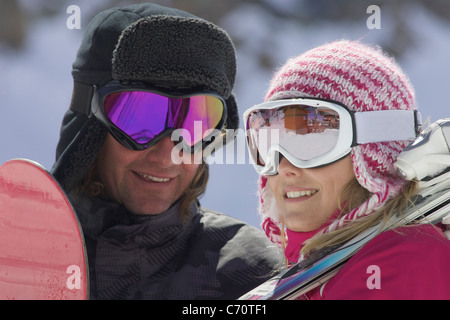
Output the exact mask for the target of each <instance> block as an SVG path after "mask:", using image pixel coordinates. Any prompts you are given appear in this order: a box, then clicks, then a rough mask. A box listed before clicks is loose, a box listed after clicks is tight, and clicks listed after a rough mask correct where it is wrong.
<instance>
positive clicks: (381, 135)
mask: <svg viewBox="0 0 450 320" xmlns="http://www.w3.org/2000/svg"><path fill="white" fill-rule="evenodd" d="M243 120H244V126H245V131H246V137H247V147H248V150H249V154H250V161H251V163H252V164H253V166H254V168H255V170H256V172H257V173H258V174H262V175H274V174H277V172H278V164H279V161H280V159H281V157H280V154H281V155H282V156H284V157H285V158H286V159H287V160H289V161H290V162H291V163H292V164H293V165H294V166H296V167H298V168H314V167H320V166H324V165H327V164H330V163H332V162H335V161H337V160H340V159H342V158H343V157H345V156H346V155H348V154H349V153H350V151H351V149H352V147H354V146H356V145H359V144H364V143H370V142H387V141H401V140H411V139H414V138H415V137H416V136H417V135H418V134H419V132H420V127H421V120H420V113H419V112H417V110H382V111H366V112H355V111H351V110H349V109H348V108H347V107H346V106H344V105H343V104H341V103H339V102H335V101H329V100H320V99H315V98H296V99H286V100H277V101H270V102H265V103H261V104H258V105H256V106H254V107H252V108H250V109H248V110H246V111H245V112H244V118H243Z"/></svg>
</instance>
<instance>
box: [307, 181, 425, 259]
mask: <svg viewBox="0 0 450 320" xmlns="http://www.w3.org/2000/svg"><path fill="white" fill-rule="evenodd" d="M416 192H417V182H414V181H411V182H408V183H407V184H406V185H405V186H404V187H403V189H402V190H401V192H400V193H399V194H398V195H397V196H396V197H394V198H393V199H391V200H388V201H387V202H386V204H385V205H384V206H383V207H382V208H380V209H379V210H377V211H375V212H373V213H372V214H370V215H368V216H365V217H362V218H359V219H356V220H355V221H352V222H351V223H348V224H346V225H344V226H343V227H342V228H340V229H337V230H334V231H330V232H328V233H325V234H319V235H317V236H315V237H313V238H311V239H309V240H308V241H306V242H305V245H304V246H303V247H302V249H301V253H302V254H303V255H304V256H307V255H310V254H312V253H314V252H317V251H319V250H322V249H325V248H331V247H334V246H336V245H340V244H343V243H345V242H347V241H349V240H351V239H352V238H354V237H355V236H356V235H358V234H360V233H361V232H363V231H364V230H367V229H369V228H370V227H372V226H375V225H376V224H378V223H380V222H381V223H382V224H385V223H386V222H387V221H388V220H389V219H390V218H391V217H393V216H394V215H400V216H403V215H404V213H405V212H406V210H407V209H408V208H410V207H411V206H413V203H412V200H411V199H412V197H413V196H414V194H416ZM371 196H372V193H370V192H369V191H367V190H366V189H365V188H363V187H362V186H361V185H360V184H359V183H358V181H357V180H356V179H352V181H350V182H349V183H348V184H347V185H346V187H345V188H344V189H343V190H342V192H341V194H340V197H339V199H338V204H339V209H340V211H341V214H340V216H344V215H345V214H347V213H348V212H350V211H351V210H352V209H354V208H357V207H359V206H360V205H361V204H363V203H364V202H365V201H367V200H368V199H369V198H370V197H371Z"/></svg>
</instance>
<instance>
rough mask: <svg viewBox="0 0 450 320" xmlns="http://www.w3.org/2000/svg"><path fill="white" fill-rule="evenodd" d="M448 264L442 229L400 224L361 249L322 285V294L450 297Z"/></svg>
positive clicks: (336, 296)
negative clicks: (401, 225)
mask: <svg viewBox="0 0 450 320" xmlns="http://www.w3.org/2000/svg"><path fill="white" fill-rule="evenodd" d="M449 266H450V240H448V239H446V238H445V237H444V235H443V232H442V231H441V230H440V229H439V228H437V227H435V226H433V225H415V226H407V227H400V228H397V229H393V230H389V231H385V232H383V233H381V234H379V235H378V236H376V237H375V238H374V239H372V240H371V241H369V242H368V243H367V244H366V245H365V246H364V247H363V248H362V249H361V250H360V251H358V252H357V253H356V254H355V255H354V256H353V257H352V258H351V259H350V260H349V261H348V262H347V263H346V264H345V265H344V267H343V268H342V269H341V270H340V271H339V272H338V273H337V274H336V276H335V277H333V279H331V280H330V281H329V283H327V285H326V286H325V287H324V289H325V290H324V291H323V292H324V297H325V298H331V299H442V298H445V299H450V289H449V288H447V284H448V283H449V282H450V274H449V273H448V272H447V270H448V267H449ZM338 288H341V289H340V290H339V289H338ZM342 288H345V289H344V290H342Z"/></svg>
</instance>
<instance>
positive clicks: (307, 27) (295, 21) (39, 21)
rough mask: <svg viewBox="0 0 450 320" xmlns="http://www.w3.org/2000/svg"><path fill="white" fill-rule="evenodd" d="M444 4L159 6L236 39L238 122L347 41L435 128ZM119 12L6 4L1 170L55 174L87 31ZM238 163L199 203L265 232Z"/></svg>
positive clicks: (83, 5) (444, 63)
mask: <svg viewBox="0 0 450 320" xmlns="http://www.w3.org/2000/svg"><path fill="white" fill-rule="evenodd" d="M228 1H229V2H228ZM445 2H446V1H440V0H435V1H434V0H431V1H400V0H398V1H390V2H387V1H378V3H377V2H376V1H370V2H368V1H360V0H355V1H353V2H352V1H349V0H337V1H308V0H260V1H257V0H253V1H237V0H234V1H232V0H210V1H204V2H203V3H204V5H203V7H202V5H201V4H200V5H199V3H202V1H198V0H197V1H195V0H185V1H182V0H181V1H175V0H174V1H159V2H158V3H160V4H165V5H168V6H174V7H179V8H182V9H185V10H188V11H189V10H190V9H191V8H192V10H191V12H192V13H194V14H197V15H199V16H202V17H205V18H207V19H209V20H211V21H213V22H215V23H217V24H219V25H220V26H222V27H223V28H224V29H225V30H227V31H228V32H229V33H230V35H231V36H232V38H233V41H234V42H235V44H236V48H237V55H238V78H237V82H236V88H235V94H236V97H237V100H238V104H239V106H240V110H239V112H240V116H242V113H243V112H244V110H245V109H247V108H248V107H251V106H252V105H254V104H257V103H260V102H262V99H263V96H264V93H265V90H266V88H267V86H268V82H269V80H270V78H271V75H272V73H273V71H274V70H275V69H276V68H278V67H280V66H281V65H282V64H283V63H284V62H285V61H286V59H288V58H289V57H293V56H296V55H298V54H300V53H302V52H304V51H305V50H308V49H311V48H313V47H315V46H318V45H321V44H323V43H325V42H330V41H333V40H337V39H342V38H345V39H350V40H361V41H362V42H364V43H369V44H379V45H381V46H382V47H383V48H385V49H386V50H388V51H389V52H390V53H391V54H393V55H394V56H395V57H396V59H397V62H398V63H399V64H400V66H401V67H402V68H403V70H404V71H405V72H406V73H407V74H408V75H409V77H410V79H411V82H412V83H413V85H414V87H415V89H416V95H417V101H418V104H419V109H420V111H421V113H422V117H423V118H424V119H426V118H428V119H429V121H430V122H433V121H435V120H437V119H440V118H445V117H450V103H449V101H448V92H449V91H450V79H449V75H450V62H449V57H450V23H449V21H450V20H449V13H450V12H443V11H442V10H447V11H448V9H449V6H448V2H447V4H446V3H445ZM55 3H58V4H57V5H56V4H55ZM117 3H119V4H123V3H133V1H107V0H102V1H95V4H94V2H93V1H88V0H83V1H76V0H72V1H58V2H56V1H45V0H41V1H38V0H22V1H12V0H2V5H1V6H3V8H2V7H1V6H0V10H3V11H2V12H1V13H0V29H2V30H3V31H2V32H0V101H1V115H0V146H1V148H0V150H1V151H0V163H3V162H5V161H7V160H9V159H12V158H18V157H22V158H29V159H32V160H35V161H37V162H39V163H41V164H42V165H44V166H45V167H46V168H48V169H50V168H51V166H52V164H53V161H54V154H55V148H56V144H57V142H58V137H59V127H60V123H61V120H62V117H63V114H64V112H65V111H66V110H67V108H68V106H69V102H70V98H71V92H72V77H71V65H72V62H73V61H74V59H75V55H76V52H77V49H78V46H79V45H80V41H81V37H82V35H83V32H84V28H85V27H86V25H87V23H88V22H89V20H90V19H91V18H92V15H93V14H95V13H96V12H98V11H99V10H102V9H104V8H106V7H111V6H113V5H116V4H117ZM392 3H395V4H396V5H391V4H392ZM6 4H13V5H15V7H14V6H13V8H16V9H17V8H19V9H20V12H21V13H22V15H21V16H20V19H22V20H20V19H19V18H14V16H12V11H11V14H10V12H8V11H7V10H9V9H5V6H6ZM71 4H75V5H78V6H79V7H80V9H81V17H82V20H81V29H79V30H77V29H74V30H70V29H68V28H67V26H66V21H67V19H68V18H69V16H70V14H68V13H66V9H67V7H68V6H69V5H71ZM356 4H357V5H356ZM371 4H376V5H379V7H380V8H381V29H373V30H371V29H368V28H367V25H366V21H367V19H368V18H369V17H370V14H367V13H366V8H367V7H368V6H369V5H371ZM189 5H191V7H190V6H189ZM338 5H339V6H340V7H338ZM439 5H440V6H441V7H439ZM223 6H225V7H226V8H222V7H223ZM6 7H7V6H6ZM436 7H438V8H441V9H438V10H436ZM346 8H347V9H348V10H345V9H346ZM439 11H441V12H439ZM18 21H20V22H21V24H20V25H19V24H18ZM8 23H9V24H11V25H12V26H9V25H8ZM5 24H6V26H5ZM19 26H22V28H23V30H21V29H20V28H19ZM5 28H10V29H9V30H18V31H22V33H23V35H22V38H21V39H20V41H15V40H11V39H13V38H8V37H7V36H5V34H4V32H5V31H4V30H8V29H5ZM2 37H3V38H2ZM241 127H242V124H241ZM237 162H238V161H235V163H234V164H212V165H211V166H210V171H211V176H210V183H209V186H208V190H207V193H206V195H205V196H204V197H203V198H202V199H201V203H202V205H204V206H206V207H209V208H211V209H214V210H218V211H222V212H224V213H226V214H228V215H231V216H234V217H237V218H239V219H241V220H244V221H246V222H248V223H250V224H252V225H255V226H259V217H258V216H257V213H256V208H257V205H258V200H257V197H256V190H257V188H256V181H257V175H256V173H255V172H254V171H253V168H252V167H251V165H250V164H249V162H248V156H246V161H245V163H244V164H238V163H237Z"/></svg>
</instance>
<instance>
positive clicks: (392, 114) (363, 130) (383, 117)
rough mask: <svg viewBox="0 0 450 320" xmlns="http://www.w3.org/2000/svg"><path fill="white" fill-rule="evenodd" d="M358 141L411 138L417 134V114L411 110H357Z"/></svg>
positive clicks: (355, 114)
mask: <svg viewBox="0 0 450 320" xmlns="http://www.w3.org/2000/svg"><path fill="white" fill-rule="evenodd" d="M354 117H355V123H356V143H357V144H363V143H370V142H380V141H401V140H410V139H413V138H415V137H416V135H417V125H418V120H417V114H416V112H415V111H411V110H381V111H367V112H355V113H354Z"/></svg>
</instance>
